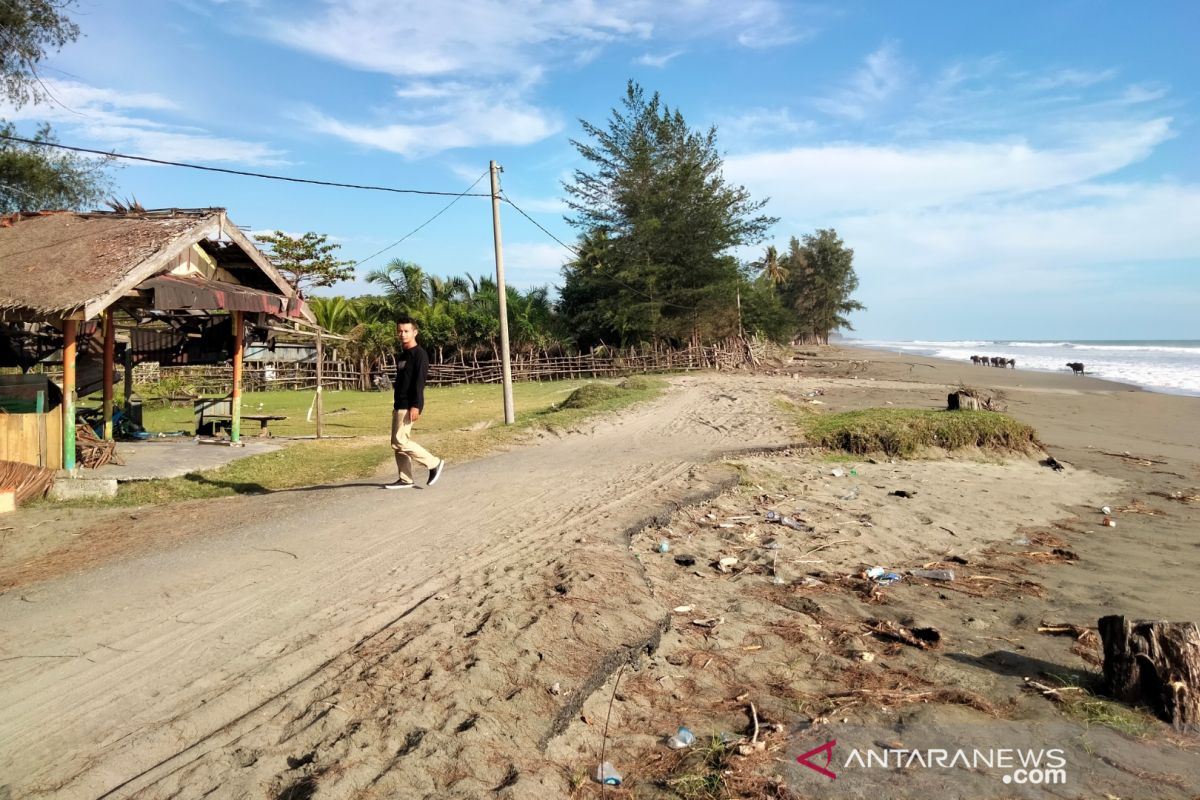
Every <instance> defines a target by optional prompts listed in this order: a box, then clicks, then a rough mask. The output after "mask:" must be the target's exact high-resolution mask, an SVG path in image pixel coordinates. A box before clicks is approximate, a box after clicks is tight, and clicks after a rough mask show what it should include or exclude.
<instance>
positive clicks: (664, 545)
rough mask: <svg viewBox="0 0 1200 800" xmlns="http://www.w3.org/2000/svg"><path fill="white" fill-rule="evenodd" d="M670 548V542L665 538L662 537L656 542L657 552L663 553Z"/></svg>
mask: <svg viewBox="0 0 1200 800" xmlns="http://www.w3.org/2000/svg"><path fill="white" fill-rule="evenodd" d="M670 549H671V543H670V542H668V541H667V540H666V539H663V540H662V541H661V542H659V543H658V552H660V553H665V552H667V551H668V550H670Z"/></svg>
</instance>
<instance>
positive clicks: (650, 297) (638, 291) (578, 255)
mask: <svg viewBox="0 0 1200 800" xmlns="http://www.w3.org/2000/svg"><path fill="white" fill-rule="evenodd" d="M500 196H501V197H502V198H503V199H504V202H506V203H508V204H509V205H510V206H512V207H513V208H515V209H516V210H517V213H518V214H520V215H521V216H522V217H524V218H525V219H527V220H529V221H530V222H532V223H533V224H534V225H536V226H537V227H538V228H539V229H540V230H541V231H542V233H544V234H546V235H547V236H549V237H550V238H551V239H553V240H554V241H556V242H558V243H559V244H561V245H562V246H563V247H565V248H567V250H569V251H571V252H572V253H574V254H575V257H576V258H582V257H583V253H582V252H581V251H580V250H579V249H578V248H575V247H572V246H571V245H569V244H567V243H566V242H564V241H563V240H562V239H560V238H558V237H557V236H555V235H554V234H553V233H551V232H550V231H548V230H546V229H545V228H544V227H543V226H542V224H541V223H540V222H538V221H537V220H536V219H534V218H533V217H531V216H529V215H528V214H526V213H525V212H524V211H522V210H521V207H520V206H518V205H517V204H516V203H514V202H513V201H512V198H510V197H509V196H508V194H507V193H505V191H504V190H503V189H501V190H500ZM601 274H603V273H601ZM604 277H605V278H608V279H609V280H610V281H612V282H613V283H617V284H620V285H621V286H624V287H625V288H626V289H628V290H629V291H631V292H633V293H634V294H640V295H641V296H642V297H644V298H646V299H647V300H649V301H651V302H652V303H662V304H663V305H664V306H671V307H672V308H682V309H684V310H686V311H695V310H696V309H697V306H681V305H679V303H672V302H671V301H670V300H663V299H662V298H655V297H654V296H653V295H650V294H646V293H645V292H643V291H642V290H641V289H638V288H635V287H633V286H630V285H629V284H628V283H625V281H623V280H620V279H619V278H616V277H614V276H612V275H604Z"/></svg>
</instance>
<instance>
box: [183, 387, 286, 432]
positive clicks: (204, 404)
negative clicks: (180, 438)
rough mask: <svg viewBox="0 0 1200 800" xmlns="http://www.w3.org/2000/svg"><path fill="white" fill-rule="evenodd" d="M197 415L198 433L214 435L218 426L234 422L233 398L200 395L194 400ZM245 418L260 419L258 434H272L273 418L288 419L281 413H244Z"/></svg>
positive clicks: (228, 425)
mask: <svg viewBox="0 0 1200 800" xmlns="http://www.w3.org/2000/svg"><path fill="white" fill-rule="evenodd" d="M192 407H193V410H194V412H195V415H196V435H197V436H212V435H213V434H215V433H216V431H217V428H218V427H220V428H228V427H230V425H231V423H232V422H233V399H232V398H230V397H200V398H197V399H195V400H193V401H192ZM242 419H244V420H257V421H258V435H259V436H270V435H271V430H270V427H269V426H270V424H271V421H272V420H279V419H287V417H285V416H282V415H280V414H242Z"/></svg>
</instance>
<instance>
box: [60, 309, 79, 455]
mask: <svg viewBox="0 0 1200 800" xmlns="http://www.w3.org/2000/svg"><path fill="white" fill-rule="evenodd" d="M78 326H79V323H78V322H76V321H75V320H73V319H66V320H63V422H62V424H63V469H64V470H66V471H67V472H74V471H75V333H76V331H77V330H78Z"/></svg>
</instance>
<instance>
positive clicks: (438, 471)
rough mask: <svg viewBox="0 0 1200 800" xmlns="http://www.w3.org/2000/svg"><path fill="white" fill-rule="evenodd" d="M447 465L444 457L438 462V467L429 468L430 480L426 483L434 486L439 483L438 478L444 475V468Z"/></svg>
mask: <svg viewBox="0 0 1200 800" xmlns="http://www.w3.org/2000/svg"><path fill="white" fill-rule="evenodd" d="M445 466H446V459H444V458H443V459H442V460H441V461H439V462H438V465H437V466H436V467H434V468H433V469H431V470H429V480H428V481H427V482H426V484H425V485H426V486H433V485H434V484H435V483H437V482H438V478H440V477H442V469H443V468H444V467H445Z"/></svg>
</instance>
